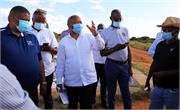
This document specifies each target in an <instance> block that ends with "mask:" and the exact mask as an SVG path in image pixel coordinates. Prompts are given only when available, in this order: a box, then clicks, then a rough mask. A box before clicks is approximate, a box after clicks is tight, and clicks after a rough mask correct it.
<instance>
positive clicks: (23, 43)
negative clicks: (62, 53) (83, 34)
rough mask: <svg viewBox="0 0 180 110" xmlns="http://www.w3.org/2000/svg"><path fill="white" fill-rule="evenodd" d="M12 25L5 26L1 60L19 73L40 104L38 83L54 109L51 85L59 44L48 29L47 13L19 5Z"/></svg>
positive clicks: (13, 10) (33, 97) (16, 74)
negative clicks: (31, 10)
mask: <svg viewBox="0 0 180 110" xmlns="http://www.w3.org/2000/svg"><path fill="white" fill-rule="evenodd" d="M8 21H9V24H8V25H7V26H6V27H5V28H2V29H1V63H2V64H3V65H5V66H7V68H8V69H9V70H10V71H11V72H12V73H13V74H14V75H15V76H16V78H17V80H18V81H19V83H20V84H21V86H22V88H23V89H24V90H26V91H27V92H28V94H29V97H30V98H31V99H32V101H33V102H34V103H35V105H36V106H38V85H39V83H40V94H41V95H42V96H43V99H44V104H45V108H46V109H52V108H53V100H52V95H51V85H52V81H53V72H54V71H55V63H53V56H54V55H55V54H57V47H58V43H57V41H56V38H55V36H54V34H53V32H51V31H50V30H49V29H47V28H46V27H47V22H46V12H45V11H44V10H41V9H37V10H36V11H35V12H34V13H33V17H32V21H33V24H32V26H30V24H29V21H30V13H29V11H28V10H27V9H26V8H24V7H22V6H15V7H13V8H12V9H11V11H10V13H9V16H8Z"/></svg>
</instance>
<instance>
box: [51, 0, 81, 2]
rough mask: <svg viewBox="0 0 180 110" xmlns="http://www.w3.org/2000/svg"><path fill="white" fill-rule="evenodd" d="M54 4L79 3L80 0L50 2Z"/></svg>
mask: <svg viewBox="0 0 180 110" xmlns="http://www.w3.org/2000/svg"><path fill="white" fill-rule="evenodd" d="M50 1H52V2H56V3H77V2H79V0H50Z"/></svg>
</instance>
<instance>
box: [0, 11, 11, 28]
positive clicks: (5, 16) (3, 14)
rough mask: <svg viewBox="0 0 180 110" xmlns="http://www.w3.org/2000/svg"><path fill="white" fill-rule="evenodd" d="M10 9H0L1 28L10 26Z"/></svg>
mask: <svg viewBox="0 0 180 110" xmlns="http://www.w3.org/2000/svg"><path fill="white" fill-rule="evenodd" d="M9 11H10V8H0V28H1V27H5V26H6V25H7V24H8V15H9Z"/></svg>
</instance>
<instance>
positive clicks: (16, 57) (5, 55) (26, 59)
mask: <svg viewBox="0 0 180 110" xmlns="http://www.w3.org/2000/svg"><path fill="white" fill-rule="evenodd" d="M40 60H42V57H41V54H40V48H39V43H38V40H37V39H36V37H35V36H34V35H32V34H29V33H26V32H25V33H23V35H21V36H19V37H17V36H16V35H15V34H13V33H12V32H11V30H10V27H9V25H8V26H7V27H6V28H5V29H2V30H1V63H2V64H4V65H6V66H7V68H8V69H9V70H10V71H11V72H12V73H13V74H14V75H15V76H16V78H17V79H18V81H19V82H20V84H21V86H22V87H23V89H28V88H33V87H36V86H37V85H38V83H39V80H40V65H39V61H40Z"/></svg>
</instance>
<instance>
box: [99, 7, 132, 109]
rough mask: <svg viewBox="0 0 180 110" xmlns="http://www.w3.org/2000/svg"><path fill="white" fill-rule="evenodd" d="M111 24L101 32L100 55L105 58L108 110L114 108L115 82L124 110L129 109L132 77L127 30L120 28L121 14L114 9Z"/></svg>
mask: <svg viewBox="0 0 180 110" xmlns="http://www.w3.org/2000/svg"><path fill="white" fill-rule="evenodd" d="M110 19H111V21H112V24H111V26H110V27H108V28H107V29H104V30H103V31H102V32H101V36H102V38H103V39H104V41H105V44H106V48H105V49H104V50H102V51H101V55H105V56H107V59H106V62H105V76H106V84H107V90H108V109H114V108H115V93H116V88H117V81H118V83H119V86H120V91H121V94H122V99H123V103H124V109H131V97H130V91H129V78H130V76H132V69H131V53H130V49H129V47H128V42H129V35H128V30H127V29H126V28H124V27H122V26H121V20H122V17H121V13H120V11H119V10H117V9H114V10H113V11H112V12H111V17H110Z"/></svg>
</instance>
